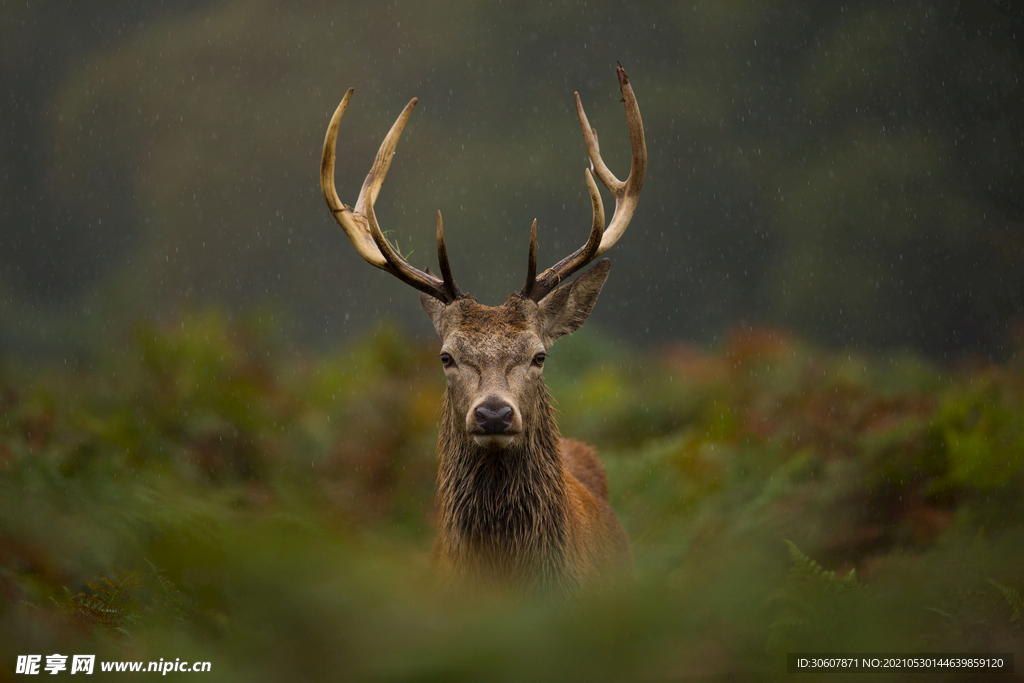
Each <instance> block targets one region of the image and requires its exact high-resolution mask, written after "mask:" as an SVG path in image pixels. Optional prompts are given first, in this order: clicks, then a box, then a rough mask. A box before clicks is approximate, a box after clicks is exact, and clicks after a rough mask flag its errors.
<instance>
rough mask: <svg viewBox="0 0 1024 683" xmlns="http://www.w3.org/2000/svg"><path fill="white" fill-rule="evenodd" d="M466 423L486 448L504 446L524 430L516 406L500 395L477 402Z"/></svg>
mask: <svg viewBox="0 0 1024 683" xmlns="http://www.w3.org/2000/svg"><path fill="white" fill-rule="evenodd" d="M466 423H467V424H466V426H467V428H468V429H469V433H470V435H471V436H472V437H473V441H475V442H476V444H477V445H478V446H483V447H484V448H504V447H506V446H508V445H509V444H510V443H511V442H512V440H513V439H514V438H515V436H516V435H517V434H518V433H519V432H520V431H521V430H522V420H521V419H520V417H519V413H518V411H517V410H516V409H515V406H513V405H512V404H511V403H510V402H509V401H507V400H505V399H503V398H501V397H500V396H488V397H487V398H485V399H484V400H482V401H480V402H479V403H477V404H476V405H475V406H474V407H473V408H472V409H470V411H469V415H467V420H466Z"/></svg>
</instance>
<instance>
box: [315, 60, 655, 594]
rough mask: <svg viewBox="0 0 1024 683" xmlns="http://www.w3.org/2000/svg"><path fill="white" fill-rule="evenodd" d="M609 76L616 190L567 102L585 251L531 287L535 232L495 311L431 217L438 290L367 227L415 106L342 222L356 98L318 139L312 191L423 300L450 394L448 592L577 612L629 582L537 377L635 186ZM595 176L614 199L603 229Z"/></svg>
mask: <svg viewBox="0 0 1024 683" xmlns="http://www.w3.org/2000/svg"><path fill="white" fill-rule="evenodd" d="M616 74H617V76H618V81H619V88H620V90H621V92H622V102H623V104H624V106H625V110H626V122H627V125H628V129H629V144H630V152H631V162H630V169H629V176H628V177H627V178H626V180H624V181H622V180H619V179H618V178H616V177H615V175H613V174H612V172H611V171H610V170H609V169H608V166H607V165H606V164H605V162H604V161H603V160H602V158H601V153H600V148H599V145H598V138H597V131H596V130H595V129H593V128H591V126H590V123H589V121H588V120H587V116H586V114H585V113H584V111H583V105H582V104H581V101H580V96H579V93H576V94H575V97H576V114H577V118H578V119H579V124H580V128H581V129H582V132H583V140H584V144H585V146H586V150H587V153H588V156H589V157H590V168H587V169H585V172H584V176H585V180H586V184H587V189H588V191H589V194H590V200H591V204H592V208H593V221H592V224H591V228H590V237H589V239H588V240H587V242H586V244H584V245H583V246H582V247H580V248H579V249H577V250H576V251H574V252H573V253H571V254H569V255H568V256H566V257H565V258H563V259H562V260H561V261H559V262H558V263H556V264H555V265H554V266H552V267H550V268H548V269H547V270H545V271H543V272H542V273H540V274H538V273H537V221H536V219H535V220H534V221H533V224H532V226H531V227H530V242H529V250H528V260H527V269H526V283H525V284H524V285H523V288H522V289H521V290H519V291H517V292H515V293H513V294H510V295H509V296H508V298H507V299H506V300H505V303H503V304H502V305H500V306H494V307H491V306H485V305H483V304H481V303H479V302H478V301H477V300H476V299H475V298H474V297H472V296H470V295H469V294H466V293H465V292H463V291H462V290H461V289H460V288H459V287H458V285H457V284H456V283H455V279H454V278H453V277H452V272H451V267H450V264H449V261H448V252H447V249H446V247H445V240H444V225H443V222H442V218H441V212H440V211H438V212H437V260H438V265H439V267H440V277H438V276H437V275H434V274H433V273H431V272H430V270H429V269H427V270H425V271H421V270H419V269H417V268H415V267H414V266H411V265H409V263H408V262H407V260H406V259H405V258H403V257H402V256H401V255H400V254H399V253H396V250H395V249H394V248H393V247H392V246H391V244H390V243H389V242H388V240H387V239H386V238H385V236H384V233H383V232H382V231H381V228H380V226H379V225H378V223H377V218H376V216H375V214H374V204H375V202H376V200H377V195H378V193H379V191H380V189H381V186H382V184H383V182H384V177H385V175H386V174H387V172H388V168H389V167H390V165H391V160H392V158H393V157H394V154H395V148H396V146H397V144H398V139H399V137H400V135H401V133H402V130H403V129H404V128H405V125H406V122H407V121H408V119H409V116H410V114H411V113H412V110H413V107H415V106H416V102H417V100H416V98H413V99H412V100H411V101H410V102H409V103H408V104H407V105H406V106H405V108H404V109H403V110H402V112H401V113H400V114H399V116H398V118H397V120H396V121H395V123H394V125H393V126H392V127H391V130H390V131H389V132H388V134H387V136H386V137H385V138H384V141H383V143H381V146H380V149H379V151H378V152H377V156H376V158H375V160H374V162H373V165H372V166H371V168H370V172H369V174H368V175H367V176H366V180H365V181H364V182H363V186H362V189H361V190H360V192H359V197H358V199H357V200H356V203H355V206H354V207H351V208H350V207H348V206H346V205H345V204H343V203H342V202H341V200H340V199H339V198H338V193H337V189H336V186H335V181H334V168H335V156H336V146H337V136H338V128H339V124H340V122H341V119H342V116H343V115H344V114H345V110H346V109H347V107H348V104H349V100H350V99H351V97H352V93H353V89H351V88H350V89H349V90H348V91H347V92H346V93H345V95H344V97H343V98H342V100H341V103H340V104H339V105H338V107H337V109H336V110H335V112H334V115H333V116H332V117H331V121H330V124H329V125H328V128H327V135H326V138H325V140H324V148H323V156H322V158H321V164H320V185H321V189H322V190H323V196H324V200H325V201H326V202H327V206H328V208H329V210H330V213H331V216H332V217H333V218H334V220H335V221H336V222H337V223H338V224H339V225H340V226H341V228H342V230H344V232H345V234H346V235H347V236H348V239H349V240H350V241H351V242H352V245H353V246H354V247H355V249H356V251H357V252H358V253H359V255H360V256H361V257H362V258H363V259H364V260H366V261H367V262H368V263H370V265H373V266H375V267H377V268H379V269H381V270H384V271H386V272H388V273H391V274H392V275H394V276H395V277H397V278H398V279H399V280H401V281H402V282H404V283H406V284H408V285H411V286H412V287H413V288H415V289H416V290H418V291H419V292H420V304H421V306H422V308H423V310H424V311H425V312H426V314H427V316H428V317H429V318H430V320H431V322H432V323H433V326H434V329H435V330H436V331H437V334H438V336H439V337H440V339H441V351H440V353H439V354H438V358H439V360H440V362H441V366H442V369H443V371H444V376H445V379H446V385H447V386H446V390H445V393H444V398H443V400H442V405H441V417H440V424H439V429H438V439H437V462H438V477H437V500H436V506H437V520H438V531H437V537H436V540H435V542H434V545H433V549H432V551H431V555H432V558H433V562H434V564H435V567H436V569H437V571H438V574H439V577H440V580H441V582H442V584H443V585H444V586H445V587H447V588H448V589H450V590H452V591H460V590H463V589H468V587H470V586H478V587H479V586H488V587H497V588H498V589H499V590H508V591H512V592H515V593H522V594H527V595H561V596H566V597H568V598H576V597H578V596H580V595H581V594H582V593H583V592H585V591H588V590H592V589H593V588H595V587H596V586H599V585H602V584H604V583H606V582H607V581H608V580H609V579H610V578H611V577H615V576H623V575H628V574H631V572H632V567H633V561H632V551H631V548H630V543H629V539H628V538H627V536H626V533H625V531H624V529H623V527H622V524H621V523H620V521H619V519H618V517H617V516H616V514H615V512H614V511H613V510H612V508H611V506H610V504H609V500H608V483H607V477H606V475H605V471H604V468H603V466H602V465H601V462H600V460H599V459H598V457H597V455H596V453H595V451H594V449H593V448H591V447H590V446H588V445H586V444H584V443H582V442H579V441H574V440H571V439H563V438H561V436H560V434H559V431H558V425H557V424H556V421H555V418H554V409H553V407H552V405H551V397H550V395H549V394H548V391H547V388H546V387H545V384H544V380H543V377H542V374H543V370H544V365H545V359H546V356H547V352H548V349H549V348H550V346H551V344H552V343H554V342H555V341H556V340H557V339H559V338H560V337H562V336H564V335H567V334H570V333H572V332H574V331H576V330H577V329H579V327H580V326H581V325H583V323H584V321H585V320H586V319H587V317H588V316H589V315H590V312H591V311H592V310H593V307H594V304H595V303H596V302H597V297H598V295H599V294H600V292H601V289H602V287H603V286H604V283H605V281H606V280H607V278H608V273H609V269H610V267H611V262H610V261H609V260H608V259H607V258H605V259H602V260H600V261H599V262H598V263H597V264H596V265H594V266H593V267H592V268H591V269H590V270H587V271H586V272H584V273H583V274H582V275H580V276H579V277H578V278H576V279H575V280H572V281H569V278H570V277H572V276H573V275H574V274H575V273H577V272H578V271H580V270H582V269H583V268H584V267H586V266H588V265H589V264H590V263H592V262H593V261H594V260H595V259H596V258H598V257H599V256H601V255H602V254H604V253H605V252H606V251H608V250H609V249H611V247H612V246H614V245H615V243H616V242H618V240H619V239H620V238H621V237H622V235H623V233H624V232H625V230H626V228H627V226H628V225H629V222H630V219H631V218H632V216H633V213H634V212H635V210H636V206H637V202H638V199H639V196H640V190H641V188H642V186H643V183H644V176H645V174H646V170H647V147H646V143H645V140H644V128H643V122H642V121H641V119H640V109H639V107H638V105H637V101H636V97H635V96H634V94H633V88H632V86H631V85H630V82H629V78H628V76H627V75H626V72H625V70H624V69H623V68H622V67H621V65H620V66H619V67H618V68H617V69H616ZM591 170H593V173H592V172H591ZM594 174H596V175H597V177H598V178H599V179H600V180H601V182H602V183H603V184H604V186H605V187H606V188H607V189H608V191H610V192H611V193H612V194H613V195H614V197H615V211H614V214H613V215H612V219H611V222H610V224H608V226H607V228H606V227H605V213H604V204H603V201H602V199H601V195H600V192H599V191H598V188H597V184H596V183H595V181H594Z"/></svg>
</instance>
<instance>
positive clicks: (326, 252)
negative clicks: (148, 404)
mask: <svg viewBox="0 0 1024 683" xmlns="http://www.w3.org/2000/svg"><path fill="white" fill-rule="evenodd" d="M1022 16H1024V14H1022V13H1021V11H1020V8H1019V7H1017V6H1015V5H1013V4H1011V3H1009V2H974V3H960V2H952V1H938V2H892V1H889V0H878V1H869V2H855V3H820V2H814V1H810V0H807V1H803V2H801V1H788V2H787V1H782V0H772V1H766V2H743V1H728V0H725V1H718V2H694V1H693V0H688V1H687V2H679V3H671V2H666V3H630V2H602V1H598V0H588V1H587V2H550V3H549V2H539V3H515V2H509V1H508V0H505V1H498V0H490V1H488V2H474V1H471V0H452V1H449V2H445V3H437V2H395V3H382V2H379V1H378V0H365V1H364V0H351V1H348V2H337V3H327V2H316V1H313V2H291V3H287V4H284V3H274V2H269V1H267V2H260V1H255V2H254V1H246V2H243V1H240V0H226V1H220V2H209V1H205V0H184V1H180V2H157V1H150V2H139V1H137V0H133V1H132V2H126V1H124V0H105V1H94V2H88V3H83V2H67V1H58V0H53V1H45V0H43V1H39V2H23V1H19V2H0V88H2V98H0V351H2V352H3V353H4V354H6V355H8V356H9V357H20V356H23V355H26V354H28V355H32V356H36V357H51V356H52V357H57V358H59V357H61V356H65V355H66V354H69V353H71V354H74V353H80V352H83V351H87V350H88V349H89V348H91V347H92V346H94V345H96V344H104V343H109V342H107V341H106V340H110V339H117V335H118V334H119V333H120V332H121V331H123V330H126V329H130V328H131V326H132V325H134V324H136V323H137V321H139V320H141V319H156V320H164V319H173V317H174V316H175V315H176V313H177V312H178V311H180V310H183V309H184V310H190V309H202V308H205V307H208V306H211V305H213V306H222V307H225V308H226V309H227V310H229V311H232V312H233V313H235V314H244V313H247V312H251V311H254V310H259V311H266V312H268V313H270V314H271V315H272V316H273V320H274V324H275V325H277V326H279V327H280V329H281V331H282V333H283V334H284V335H285V336H286V337H287V338H288V339H289V340H292V341H293V342H294V343H295V344H297V345H299V346H310V347H321V346H324V345H331V346H333V345H335V344H338V343H340V342H342V341H344V340H345V339H347V338H348V337H350V336H351V335H353V334H355V333H359V332H361V331H363V330H365V329H366V328H367V327H368V326H371V325H373V324H374V323H375V322H377V321H379V320H381V319H382V318H394V319H397V320H400V321H401V322H402V324H403V325H405V326H406V327H407V328H408V329H409V330H411V331H412V332H414V333H416V334H421V335H424V336H426V335H430V334H432V330H431V328H430V326H429V323H428V322H427V320H426V317H425V316H423V314H422V313H421V312H420V311H419V306H418V302H417V296H416V294H415V292H413V291H412V290H411V289H410V288H409V287H407V286H405V285H403V284H402V283H400V282H399V281H398V280H397V279H395V278H393V277H391V276H390V275H387V274H385V273H383V272H381V271H378V270H376V269H374V268H372V267H370V266H369V265H368V264H366V263H365V262H363V261H362V259H360V257H359V256H358V255H357V254H356V252H355V250H354V249H353V248H352V247H351V245H350V244H349V243H348V241H347V239H346V238H345V236H344V234H343V233H342V231H341V229H340V228H339V227H338V226H337V225H336V224H335V223H334V222H333V221H332V220H331V218H330V216H329V214H328V212H327V209H326V207H325V205H324V202H323V199H322V198H321V196H320V190H319V187H318V167H319V157H320V151H321V147H322V144H323V136H324V132H325V130H326V126H327V122H328V120H329V117H330V115H331V113H332V112H333V110H334V108H335V107H336V106H337V104H338V101H339V100H340V98H341V96H342V95H343V94H344V92H345V90H346V89H347V88H349V87H354V88H355V95H354V97H353V100H352V103H351V105H350V107H349V110H348V113H347V114H346V117H345V119H344V121H343V122H342V125H341V130H340V134H339V146H338V157H339V158H338V169H337V177H336V180H337V186H338V191H339V195H340V196H341V198H342V201H344V202H346V203H348V204H353V203H354V202H355V199H356V196H357V195H358V191H359V187H360V185H361V183H362V180H363V178H364V177H365V175H366V173H367V171H368V170H369V168H370V164H371V163H372V160H373V157H374V155H375V153H376V150H377V148H378V146H379V145H380V142H381V141H382V139H383V136H384V134H385V133H386V132H387V130H388V128H389V127H390V125H391V124H392V122H393V121H394V119H395V117H396V116H397V114H398V112H399V111H400V110H401V108H402V107H403V106H404V105H405V103H406V102H407V101H408V100H409V99H410V98H412V97H414V96H416V97H418V98H419V105H418V106H417V108H416V110H415V112H414V113H413V116H412V119H411V121H410V123H409V125H408V127H407V128H406V132H405V134H404V136H403V139H402V141H401V143H400V144H399V147H398V152H397V154H396V156H395V160H394V163H393V165H392V167H391V171H390V173H389V176H388V178H387V181H386V182H385V184H384V187H383V190H382V191H381V195H380V199H379V200H378V202H377V213H378V217H379V219H380V222H381V225H382V227H383V229H385V230H391V231H393V233H392V236H393V238H394V239H395V240H396V241H397V244H398V246H399V248H400V249H401V250H402V252H403V253H406V254H409V253H410V252H411V257H410V261H411V262H412V263H413V264H414V265H416V266H418V267H421V268H422V267H425V266H430V267H431V268H434V269H435V270H436V264H435V260H436V257H435V255H434V247H433V241H434V220H435V219H434V215H435V211H436V210H438V209H440V210H441V211H442V213H443V215H444V218H445V228H446V236H447V241H448V246H449V253H450V255H451V261H452V267H453V271H454V274H455V277H456V279H457V281H458V282H459V284H460V286H461V287H462V288H463V290H464V291H468V292H469V293H471V294H473V295H475V296H477V298H478V299H480V300H481V301H482V302H484V303H489V304H497V303H500V302H501V301H503V300H504V297H505V296H506V295H507V294H508V293H509V292H512V291H514V290H517V289H519V287H521V285H522V281H523V279H524V277H525V269H526V247H527V242H528V238H529V225H530V222H531V221H532V220H533V219H534V218H537V219H538V224H539V242H540V257H539V266H540V267H541V268H545V267H547V266H550V265H552V264H553V263H554V262H555V261H557V260H558V259H560V258H561V257H562V256H564V255H566V254H567V253H568V252H569V251H571V250H573V249H575V248H576V247H578V246H579V245H580V244H582V243H583V242H584V241H585V240H586V237H587V233H588V230H589V225H590V207H589V205H588V204H589V202H588V199H587V193H586V188H585V183H584V179H583V169H584V168H585V167H586V165H587V157H586V151H585V149H584V145H583V141H582V137H581V135H580V132H579V128H578V124H577V122H576V118H575V112H574V107H573V92H574V91H578V92H579V93H580V96H581V98H582V100H583V104H584V107H585V108H586V111H587V114H588V116H589V118H590V122H591V124H592V125H593V126H594V127H595V128H596V129H597V130H598V133H599V134H600V136H601V143H602V145H601V146H602V154H603V156H604V158H605V160H606V161H607V162H608V164H609V166H610V168H611V169H612V171H613V172H614V173H616V174H617V175H619V176H620V177H624V176H625V175H626V173H627V172H628V167H629V147H628V140H627V136H626V124H625V116H624V114H623V110H622V105H621V104H620V103H619V98H620V94H619V90H618V87H617V82H616V79H615V74H614V67H615V65H616V63H617V62H621V63H622V65H623V66H624V67H625V68H626V70H627V72H628V74H629V76H630V80H631V82H632V84H633V87H634V90H635V92H636V95H637V99H638V101H639V104H640V109H641V112H642V115H643V119H644V125H645V130H646V135H647V145H648V156H649V170H648V176H647V181H646V184H645V186H644V190H643V194H642V197H641V200H640V205H639V208H638V210H637V213H636V215H635V217H634V219H633V221H632V224H631V226H630V229H629V231H628V233H627V234H626V236H625V237H624V238H623V239H622V240H621V241H620V242H619V244H618V245H617V246H616V247H615V248H614V250H613V251H612V252H610V253H609V256H610V257H611V259H612V262H613V266H614V267H613V272H612V276H611V279H610V280H609V284H608V286H607V287H606V289H605V293H604V296H603V297H602V301H601V304H600V305H599V306H597V308H596V311H595V313H594V316H593V318H592V322H591V326H595V323H596V326H598V327H601V328H603V329H605V330H608V331H610V332H611V333H612V334H614V335H616V336H617V337H620V338H623V339H626V340H629V341H630V342H633V343H636V344H637V345H639V346H654V345H659V344H662V343H665V342H667V341H670V340H680V341H693V342H697V343H700V344H707V345H714V344H715V343H716V340H717V339H718V338H719V337H720V335H721V334H722V333H723V332H724V331H726V330H728V329H730V328H732V327H733V326H735V325H737V324H739V323H741V322H742V323H746V324H752V325H772V326H782V327H786V328H790V329H793V330H794V331H795V332H796V333H797V334H799V335H801V336H803V337H805V338H807V339H810V340H812V341H813V342H815V343H819V344H825V345H829V346H834V347H846V346H851V347H856V348H862V349H867V350H878V351H888V350H895V349H909V350H913V351H918V352H923V353H926V354H928V355H931V356H933V357H936V358H946V357H959V356H962V355H970V356H978V355H980V356H991V357H995V358H1000V357H1005V356H1006V355H1007V354H1008V353H1009V352H1010V351H1011V350H1012V348H1014V347H1015V345H1016V346H1019V344H1020V335H1021V327H1020V326H1021V323H1022V318H1021V311H1022V310H1024V300H1022V299H1024V210H1022V206H1021V198H1022V197H1024V179H1022V177H1021V163H1020V160H1021V152H1022V149H1024V128H1022V126H1021V123H1022V117H1024V98H1022V96H1021V76H1022V73H1024V60H1022V57H1021V45H1022V30H1024V22H1022ZM604 197H605V200H606V207H607V211H608V214H609V217H610V214H611V209H612V206H613V204H612V201H611V198H610V197H609V195H608V194H607V193H605V194H604Z"/></svg>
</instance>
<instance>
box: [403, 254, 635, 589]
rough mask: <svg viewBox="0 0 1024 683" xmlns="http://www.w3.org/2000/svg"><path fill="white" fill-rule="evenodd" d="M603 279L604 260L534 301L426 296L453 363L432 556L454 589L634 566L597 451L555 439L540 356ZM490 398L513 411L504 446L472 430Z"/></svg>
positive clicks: (577, 582)
mask: <svg viewBox="0 0 1024 683" xmlns="http://www.w3.org/2000/svg"><path fill="white" fill-rule="evenodd" d="M607 275H608V266H607V262H604V264H603V265H599V267H596V268H594V269H592V270H591V271H590V272H588V273H587V274H585V275H583V276H581V277H580V278H579V279H577V280H576V281H575V282H573V283H572V284H570V285H566V286H564V287H562V288H560V289H557V290H555V292H552V294H550V295H549V296H548V297H547V298H545V299H543V300H541V302H540V303H539V304H536V303H534V302H533V301H530V300H529V299H526V298H524V297H521V296H519V295H516V294H513V295H511V296H510V297H509V298H508V300H507V301H506V302H505V303H504V304H503V305H502V306H498V307H493V308H492V307H487V306H482V305H481V304H479V303H477V302H476V300H475V299H472V298H471V297H465V298H462V299H459V300H457V301H454V302H452V303H451V304H449V305H447V306H445V305H444V304H440V303H439V302H436V300H433V299H429V298H424V299H423V300H422V302H423V306H424V309H425V310H426V311H427V313H428V314H429V315H430V317H431V319H432V320H433V321H434V325H435V327H436V328H437V330H438V334H439V335H440V336H441V339H442V343H443V345H442V349H443V351H442V353H445V354H449V356H450V357H451V359H452V362H451V364H450V365H449V366H448V367H446V370H445V373H446V377H447V380H448V388H447V391H446V392H445V397H444V404H443V408H442V418H441V425H440V433H439V435H438V446H437V453H438V461H439V463H438V465H439V467H438V508H439V527H440V528H439V531H438V538H437V542H436V544H435V549H434V554H435V558H436V561H437V563H438V566H439V568H440V570H441V573H442V577H443V580H444V581H445V582H446V583H447V584H448V585H449V586H450V587H451V588H452V589H453V590H465V589H467V588H470V589H471V588H472V587H473V586H488V587H493V586H497V587H501V588H509V589H512V590H515V591H518V592H522V593H526V594H545V595H546V594H552V593H554V594H560V595H566V596H573V595H577V594H579V593H580V592H581V591H583V590H585V589H586V588H588V587H592V586H594V585H595V584H596V583H598V582H599V581H600V580H601V579H602V578H603V577H606V576H609V575H613V574H616V573H619V572H622V571H628V570H629V569H630V568H631V566H632V559H631V555H630V549H629V541H628V539H627V537H626V534H625V532H624V531H623V529H622V526H621V524H620V523H619V520H618V518H617V517H616V516H615V513H614V512H613V511H612V509H611V507H610V506H609V504H608V485H607V480H606V478H605V474H604V468H603V467H602V466H601V463H600V461H599V460H598V459H597V456H596V455H595V453H594V451H593V449H592V448H590V447H589V446H587V445H586V444H582V443H580V442H577V441H571V440H562V439H561V438H560V437H559V434H558V427H557V425H556V424H555V420H554V417H553V414H552V413H553V411H552V408H551V403H550V397H549V396H548V393H547V388H546V387H545V386H544V381H543V378H542V377H541V371H542V366H541V365H538V364H537V363H536V360H535V359H536V357H537V354H538V353H542V352H545V351H546V349H547V348H548V347H549V346H550V344H551V343H553V342H554V340H555V339H557V338H558V337H559V336H561V335H563V334H568V333H570V332H572V331H574V330H575V329H577V328H578V327H579V326H580V325H582V324H583V321H584V320H585V319H586V317H587V315H589V313H590V310H591V308H592V307H593V305H594V302H595V301H596V299H597V294H598V293H599V292H600V289H601V286H602V285H603V284H604V280H605V278H606V277H607ZM556 294H557V296H555V295H556ZM549 299H550V301H549ZM490 397H497V398H499V399H501V400H503V401H506V402H507V403H508V404H509V405H511V406H514V408H515V419H514V421H513V422H512V424H511V427H510V430H509V432H510V436H508V437H503V440H502V441H501V442H500V443H498V442H495V441H493V440H488V438H487V437H486V436H484V437H481V435H480V434H475V433H474V422H473V419H472V415H473V409H474V406H476V405H479V404H480V402H481V401H483V400H484V399H485V398H490Z"/></svg>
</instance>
